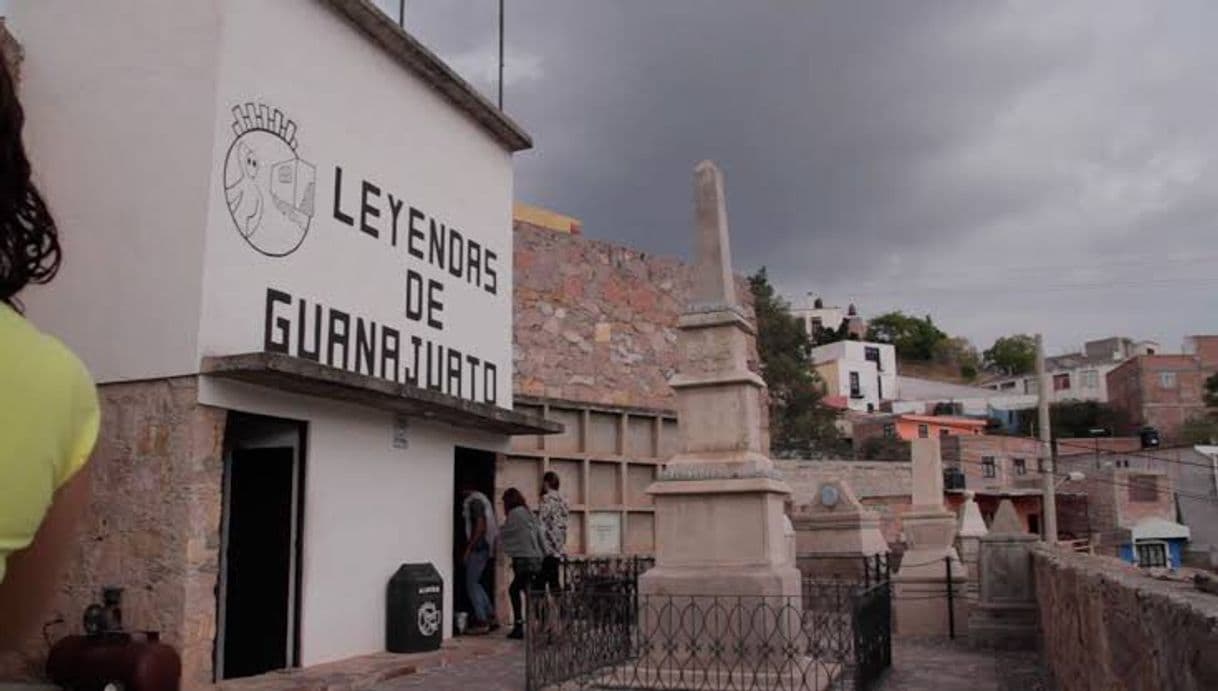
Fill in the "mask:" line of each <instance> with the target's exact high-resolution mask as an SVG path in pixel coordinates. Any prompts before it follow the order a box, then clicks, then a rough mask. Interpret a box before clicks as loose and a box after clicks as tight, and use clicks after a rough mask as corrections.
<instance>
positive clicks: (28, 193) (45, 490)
mask: <svg viewBox="0 0 1218 691" xmlns="http://www.w3.org/2000/svg"><path fill="white" fill-rule="evenodd" d="M24 124H25V114H24V112H23V111H22V109H21V104H20V103H19V102H18V101H17V93H16V90H15V86H14V82H13V78H12V76H11V75H10V74H9V72H8V66H7V63H6V62H5V61H4V60H0V582H3V581H4V576H5V564H6V562H7V558H8V556H9V555H10V554H12V553H13V552H16V551H17V550H20V549H24V548H25V547H26V546H28V545H29V544H30V542H31V541H32V540H33V539H34V534H35V532H37V531H38V528H39V525H40V524H41V523H42V521H43V517H44V516H45V515H46V513H47V510H48V508H49V507H50V506H51V500H52V498H53V496H54V495H55V493H56V491H57V490H59V488H61V487H63V486H64V485H65V484H67V482H68V480H69V479H70V478H72V476H73V475H75V474H76V472H77V471H78V470H80V469H81V467H82V466H84V464H85V461H86V460H87V459H88V458H89V454H90V452H91V451H92V449H93V444H94V441H95V440H96V438H97V430H98V424H99V412H98V405H97V392H96V391H95V389H94V386H93V381H92V379H91V378H90V377H89V373H88V372H87V371H86V370H85V367H84V365H82V364H81V362H80V360H78V359H77V358H76V356H75V355H73V354H72V352H71V351H69V350H68V349H67V348H66V347H65V346H64V345H63V344H62V343H60V342H59V341H58V340H56V339H55V338H53V337H51V336H48V335H46V334H44V333H42V332H41V331H39V330H38V329H36V328H35V327H34V326H33V325H32V324H30V323H29V322H28V321H26V319H25V318H24V317H23V316H22V314H21V303H20V302H19V301H18V299H17V295H18V293H20V292H21V290H22V289H23V288H25V287H26V286H28V285H30V284H32V283H46V282H48V281H50V280H51V278H53V277H54V276H55V272H56V271H57V270H58V269H59V261H60V249H59V236H58V232H57V230H56V227H55V221H54V220H53V219H52V218H51V214H50V212H49V211H48V210H47V205H46V203H45V202H44V201H43V199H42V195H40V194H39V193H38V189H37V188H36V187H35V186H34V183H33V182H32V181H31V179H30V162H29V159H27V158H26V155H25V147H24V146H23V145H22V142H21V130H22V127H23V126H24ZM71 503H73V504H78V503H80V502H71ZM0 609H3V608H0ZM0 628H4V627H3V626H0Z"/></svg>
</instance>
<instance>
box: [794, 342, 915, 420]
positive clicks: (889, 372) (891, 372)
mask: <svg viewBox="0 0 1218 691" xmlns="http://www.w3.org/2000/svg"><path fill="white" fill-rule="evenodd" d="M812 363H813V365H815V367H816V371H817V373H818V374H820V376H821V379H823V380H824V382H825V385H826V387H827V395H829V396H840V397H843V398H844V399H845V404H846V407H848V408H850V409H851V410H859V411H865V412H874V411H877V410H879V409H880V402H881V401H884V400H888V399H892V398H895V397H896V395H897V352H896V348H894V347H893V346H892V345H891V344H888V343H871V342H868V341H838V342H836V343H829V344H827V345H823V346H818V347H816V348H813V349H812Z"/></svg>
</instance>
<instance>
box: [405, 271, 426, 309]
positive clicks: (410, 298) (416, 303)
mask: <svg viewBox="0 0 1218 691" xmlns="http://www.w3.org/2000/svg"><path fill="white" fill-rule="evenodd" d="M406 318H407V319H409V320H411V321H416V322H417V321H422V320H423V277H422V276H420V275H419V274H418V272H417V271H415V270H413V269H407V270H406Z"/></svg>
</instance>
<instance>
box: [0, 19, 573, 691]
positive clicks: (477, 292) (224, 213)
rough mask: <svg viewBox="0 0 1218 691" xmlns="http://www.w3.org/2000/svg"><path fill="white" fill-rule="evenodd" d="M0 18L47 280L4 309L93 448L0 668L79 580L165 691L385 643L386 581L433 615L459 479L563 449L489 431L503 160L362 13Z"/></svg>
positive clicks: (416, 53)
mask: <svg viewBox="0 0 1218 691" xmlns="http://www.w3.org/2000/svg"><path fill="white" fill-rule="evenodd" d="M10 10H11V16H10V17H9V18H8V19H9V26H10V27H11V29H12V31H13V33H14V34H15V36H16V38H17V40H18V41H19V42H20V43H21V45H22V47H23V49H24V52H25V55H26V63H25V69H24V71H23V72H24V73H23V82H22V86H21V89H22V94H21V95H22V99H23V102H24V105H25V108H26V114H27V142H28V146H29V149H30V153H31V156H32V158H33V165H34V167H35V169H36V170H37V171H38V173H39V179H40V180H41V181H42V188H43V192H44V193H45V194H46V196H47V199H48V203H49V205H50V207H51V208H52V209H54V210H55V214H56V220H57V221H58V224H59V226H60V229H61V240H62V243H63V247H64V252H65V255H66V256H67V257H68V261H67V262H66V263H65V270H64V271H63V272H62V273H61V274H60V276H59V277H58V279H57V280H56V281H55V282H53V283H52V284H50V285H49V286H46V287H44V288H40V289H38V290H33V291H30V292H29V294H28V295H24V296H23V298H24V299H25V303H26V307H27V312H28V315H29V317H30V318H31V319H32V320H33V321H34V322H36V323H37V324H38V325H39V326H41V327H42V328H44V329H45V330H47V331H49V332H51V333H53V334H55V335H57V336H59V337H60V338H61V339H63V340H64V341H65V342H66V343H67V344H68V345H69V346H70V347H71V348H72V349H73V350H75V351H76V352H77V353H79V354H80V356H81V357H82V359H83V360H84V361H85V363H86V364H87V365H88V366H89V368H90V370H91V371H92V372H93V374H94V376H95V377H96V379H97V381H98V382H99V389H100V395H101V400H102V408H103V425H102V432H101V438H100V441H99V445H98V448H97V451H96V453H95V455H94V457H93V458H92V460H91V461H90V464H89V467H88V471H87V472H89V473H90V475H89V482H90V497H89V500H88V506H87V507H86V509H85V516H84V519H83V522H82V524H81V525H80V526H79V534H78V535H75V536H72V537H71V539H73V540H75V543H74V545H75V546H74V549H75V553H74V559H73V562H72V563H71V564H70V565H61V566H55V567H52V566H50V565H47V566H46V567H45V569H44V572H43V573H40V574H36V578H37V580H39V581H40V582H54V583H57V584H58V585H57V587H56V595H55V600H54V602H52V603H51V607H52V608H53V610H52V612H42V613H41V615H42V616H41V617H40V618H39V617H38V616H33V617H32V618H31V619H32V621H33V625H31V626H29V627H27V628H23V629H22V630H15V629H14V627H11V626H9V625H8V624H7V623H5V622H0V630H3V631H4V632H5V636H6V637H8V639H9V640H8V641H6V650H5V653H4V655H3V664H4V665H7V666H8V668H7V669H5V670H4V675H6V676H15V677H21V676H22V675H23V674H29V675H37V674H38V673H39V672H40V669H41V667H40V660H41V659H44V658H45V654H46V643H45V642H44V640H43V634H44V632H43V630H42V627H41V624H42V623H44V622H46V621H49V620H51V619H53V618H54V616H55V615H54V613H59V615H60V616H61V618H62V619H63V620H64V621H66V622H68V623H67V624H66V625H64V627H63V628H62V629H61V630H60V631H59V632H58V633H69V632H73V631H74V630H76V629H77V628H78V625H77V623H76V622H79V621H80V613H81V612H82V611H83V610H84V608H85V606H86V605H87V604H89V603H90V602H93V601H95V600H96V599H97V596H98V590H99V589H100V588H101V587H102V586H103V585H117V586H122V587H124V588H125V589H126V593H127V597H126V600H125V601H124V606H123V609H124V621H125V623H126V624H127V625H128V626H129V627H131V628H134V629H155V630H158V631H160V633H161V636H162V640H164V641H166V642H168V643H170V644H171V645H173V646H174V647H176V648H177V649H178V650H179V651H180V652H181V655H182V660H183V684H184V686H186V687H196V686H199V685H202V684H206V683H210V682H212V681H213V680H217V679H224V678H231V677H237V676H247V675H250V674H256V673H259V672H264V671H268V670H271V669H277V668H281V667H292V666H307V665H314V664H318V663H322V662H327V661H330V660H336V659H340V658H345V657H350V656H352V655H358V654H364V653H371V652H375V651H379V650H383V649H384V645H385V639H384V636H385V608H386V603H385V591H386V588H385V585H386V582H387V581H388V579H389V578H390V576H391V575H393V573H394V572H395V570H396V569H397V568H398V567H399V566H400V565H401V564H402V563H404V562H423V563H430V564H432V565H433V566H434V567H435V568H436V569H437V571H438V572H439V573H440V575H441V577H442V578H443V580H444V584H445V587H444V603H445V608H446V609H445V611H449V610H451V606H452V594H453V587H452V585H453V584H454V583H455V582H456V578H455V568H456V565H455V564H454V559H453V554H454V553H455V551H456V550H455V547H456V545H457V542H458V541H459V540H460V539H462V537H463V536H462V535H461V532H462V531H461V529H460V528H459V527H458V526H459V522H458V521H456V520H454V518H453V516H454V503H455V496H454V495H455V490H456V489H457V485H458V484H459V483H461V482H462V481H463V480H462V478H463V477H469V476H471V475H474V474H477V473H478V472H480V470H481V469H485V468H487V467H490V468H493V467H494V464H495V462H496V458H497V456H498V455H501V454H504V453H506V452H507V451H508V450H509V448H510V444H511V441H510V440H511V435H513V434H528V435H539V434H544V433H547V432H555V431H558V430H560V429H561V427H560V426H559V425H556V424H553V423H547V422H545V421H544V420H542V419H541V418H540V417H536V416H530V415H526V414H522V413H520V412H517V411H514V410H513V409H512V408H513V401H512V360H513V357H512V333H513V332H512V295H513V272H512V260H511V257H512V234H511V226H510V219H511V213H512V197H513V183H512V154H513V152H515V151H518V150H521V149H524V148H527V147H528V146H529V145H530V140H529V138H528V136H527V135H526V134H525V133H524V132H522V131H521V130H520V129H519V128H518V127H517V126H516V125H515V124H513V123H512V122H511V120H510V119H508V118H507V117H505V116H504V115H503V114H502V113H500V112H499V111H498V110H497V109H495V108H494V107H493V106H492V105H490V104H489V103H487V102H486V101H485V99H483V98H482V97H481V96H479V95H478V94H477V93H476V92H475V91H474V90H473V89H472V88H471V87H469V86H468V85H467V84H466V83H465V82H463V81H462V80H460V79H459V78H458V77H456V76H455V74H454V73H453V72H452V71H451V70H450V69H449V68H448V67H447V66H445V65H444V64H443V63H441V62H440V61H439V60H437V59H436V58H435V57H434V56H433V55H432V54H431V53H430V52H429V51H427V49H425V48H424V47H423V46H421V45H420V44H418V43H417V42H416V41H414V39H412V38H411V37H410V36H408V35H407V34H406V33H405V32H404V31H403V30H402V29H401V28H400V27H399V26H398V25H397V24H396V23H395V22H394V21H393V20H391V19H389V18H388V17H387V16H385V15H384V14H382V13H381V12H380V11H379V10H378V9H377V8H376V7H375V5H373V4H372V3H370V2H366V1H365V0H325V1H319V2H309V3H303V2H294V1H292V0H266V1H265V2H257V3H246V2H228V1H224V0H210V1H204V2H192V3H185V4H182V3H162V2H156V1H154V0H130V1H129V2H126V3H123V5H122V7H121V10H120V9H116V8H115V7H113V6H111V5H109V4H106V5H105V6H103V5H102V4H91V3H71V4H70V5H68V4H65V3H54V2H39V3H19V4H14V5H12V6H10ZM69 267H70V268H69ZM50 569H55V570H50ZM5 585H6V586H8V585H9V583H8V582H6V584H5ZM8 595H10V596H11V591H10V592H9V593H8ZM9 611H10V610H8V609H3V608H0V612H2V613H0V616H7V615H8V613H9ZM450 622H451V618H450V617H443V618H436V620H435V624H436V625H437V626H441V627H443V632H444V635H448V633H449V632H450V631H449V630H450V628H451V627H450ZM7 646H11V647H7Z"/></svg>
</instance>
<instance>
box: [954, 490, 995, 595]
mask: <svg viewBox="0 0 1218 691" xmlns="http://www.w3.org/2000/svg"><path fill="white" fill-rule="evenodd" d="M987 532H989V531H988V530H987V529H986V527H985V519H984V518H982V517H981V507H979V506H977V500H976V499H975V498H974V493H973V491H972V490H965V492H964V503H963V504H962V505H961V506H960V520H959V522H958V523H957V524H956V552H957V553H958V554H959V555H960V561H962V562H964V568H965V570H966V571H968V573H969V574H970V575H971V576H972V578H971V579H969V584H968V600H969V603H970V604H971V603H974V602H976V601H977V594H978V585H977V574H978V572H977V561H978V558H979V555H980V552H981V538H983V537H985V535H986V533H987Z"/></svg>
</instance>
